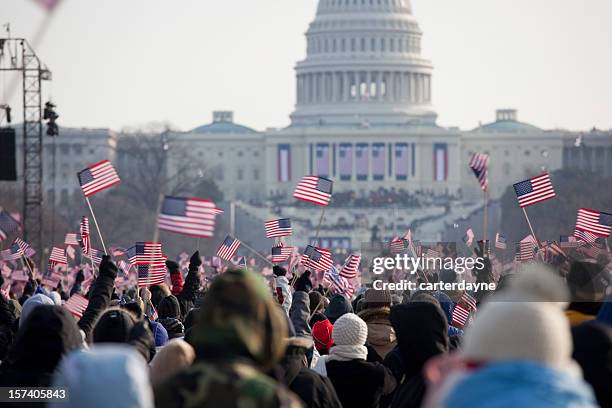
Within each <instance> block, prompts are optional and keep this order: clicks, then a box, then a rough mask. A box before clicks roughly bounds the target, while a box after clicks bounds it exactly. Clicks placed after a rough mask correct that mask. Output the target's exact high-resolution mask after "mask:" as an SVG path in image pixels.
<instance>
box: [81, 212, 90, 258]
mask: <svg viewBox="0 0 612 408" xmlns="http://www.w3.org/2000/svg"><path fill="white" fill-rule="evenodd" d="M80 233H81V249H82V250H83V252H84V253H87V252H89V249H90V248H91V241H90V240H89V218H87V217H81V226H80Z"/></svg>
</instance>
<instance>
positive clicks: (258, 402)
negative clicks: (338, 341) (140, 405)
mask: <svg viewBox="0 0 612 408" xmlns="http://www.w3.org/2000/svg"><path fill="white" fill-rule="evenodd" d="M282 313H283V312H282V311H281V309H280V308H279V306H278V305H277V304H276V302H275V301H274V299H273V298H272V296H271V294H270V292H269V290H268V288H267V287H266V286H265V284H264V282H263V280H262V279H261V277H260V276H257V275H255V274H254V273H252V272H250V271H247V270H230V271H227V272H225V273H224V274H222V275H220V276H218V277H217V278H216V279H215V280H214V281H213V283H212V285H211V287H210V289H209V291H208V292H207V294H206V296H205V297H204V301H203V304H202V307H201V308H200V311H199V316H198V319H197V320H198V324H197V325H196V326H194V327H193V328H192V330H191V333H190V342H192V345H193V346H194V349H195V352H196V361H195V363H194V364H193V365H192V366H191V367H189V368H188V369H185V370H181V371H180V372H178V373H177V374H175V375H173V376H172V377H170V378H168V379H167V380H165V381H163V382H162V383H161V384H159V385H158V386H157V387H156V388H155V390H154V391H155V404H156V406H159V407H186V406H199V407H232V406H239V403H240V404H243V405H244V406H249V407H299V406H301V402H300V401H299V399H298V398H297V397H296V396H295V395H294V394H293V393H291V392H290V391H289V390H287V389H286V388H285V387H283V386H282V385H280V384H279V383H277V382H276V381H275V380H274V379H272V378H271V377H268V376H267V375H265V374H264V373H265V372H268V371H270V370H271V369H272V368H273V367H275V366H276V364H278V362H279V361H280V359H281V358H282V356H283V354H284V351H285V345H284V337H285V334H286V333H287V323H286V319H285V318H284V317H283V314H282Z"/></svg>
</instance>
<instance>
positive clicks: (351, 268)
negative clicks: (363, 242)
mask: <svg viewBox="0 0 612 408" xmlns="http://www.w3.org/2000/svg"><path fill="white" fill-rule="evenodd" d="M360 263H361V254H351V255H349V257H348V258H346V261H344V265H343V266H342V269H340V276H342V277H343V278H347V279H352V278H355V277H357V270H358V269H359V264H360Z"/></svg>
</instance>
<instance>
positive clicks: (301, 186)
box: [293, 176, 333, 206]
mask: <svg viewBox="0 0 612 408" xmlns="http://www.w3.org/2000/svg"><path fill="white" fill-rule="evenodd" d="M332 187H333V182H332V181H331V180H330V179H326V178H325V177H319V176H304V177H302V179H301V180H300V182H299V183H298V185H297V187H296V189H295V191H294V192H293V198H295V199H297V200H303V201H308V202H311V203H313V204H317V205H322V206H327V205H329V201H330V200H331V195H332Z"/></svg>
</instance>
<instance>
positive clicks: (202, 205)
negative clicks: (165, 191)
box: [158, 196, 223, 238]
mask: <svg viewBox="0 0 612 408" xmlns="http://www.w3.org/2000/svg"><path fill="white" fill-rule="evenodd" d="M221 212H223V211H222V210H219V209H218V208H215V203H214V202H212V201H210V200H204V199H200V198H188V197H171V196H166V197H165V198H164V203H163V205H162V209H161V212H160V214H159V218H158V227H159V229H160V230H164V231H170V232H174V233H177V234H183V235H191V236H195V237H202V238H212V236H213V235H214V233H215V216H216V215H217V214H220V213H221Z"/></svg>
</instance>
